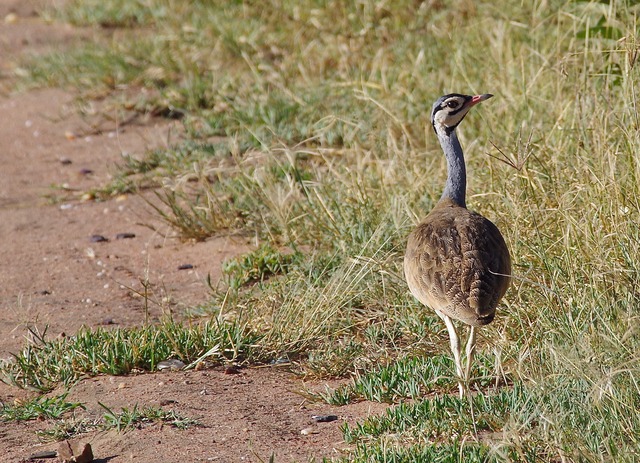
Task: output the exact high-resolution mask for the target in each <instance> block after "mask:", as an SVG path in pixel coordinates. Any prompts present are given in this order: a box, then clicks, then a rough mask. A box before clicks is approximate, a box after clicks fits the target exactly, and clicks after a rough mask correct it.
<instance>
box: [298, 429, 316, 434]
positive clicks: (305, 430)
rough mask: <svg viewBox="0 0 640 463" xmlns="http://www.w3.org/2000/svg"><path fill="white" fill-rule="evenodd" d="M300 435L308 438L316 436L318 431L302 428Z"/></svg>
mask: <svg viewBox="0 0 640 463" xmlns="http://www.w3.org/2000/svg"><path fill="white" fill-rule="evenodd" d="M300 434H302V435H303V436H308V435H309V434H318V430H317V429H315V428H304V429H302V430H301V431H300Z"/></svg>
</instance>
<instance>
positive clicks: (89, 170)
mask: <svg viewBox="0 0 640 463" xmlns="http://www.w3.org/2000/svg"><path fill="white" fill-rule="evenodd" d="M79 173H80V175H91V174H93V171H92V170H91V169H86V168H83V169H80V171H79Z"/></svg>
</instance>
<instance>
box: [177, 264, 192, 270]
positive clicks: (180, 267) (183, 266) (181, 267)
mask: <svg viewBox="0 0 640 463" xmlns="http://www.w3.org/2000/svg"><path fill="white" fill-rule="evenodd" d="M192 268H193V265H191V264H182V265H178V270H190V269H192Z"/></svg>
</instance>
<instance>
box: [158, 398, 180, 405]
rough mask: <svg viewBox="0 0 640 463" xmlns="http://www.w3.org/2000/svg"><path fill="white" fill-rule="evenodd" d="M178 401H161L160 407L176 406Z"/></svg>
mask: <svg viewBox="0 0 640 463" xmlns="http://www.w3.org/2000/svg"><path fill="white" fill-rule="evenodd" d="M177 403H178V401H177V400H173V399H162V400H161V401H160V405H161V406H164V405H172V404H177Z"/></svg>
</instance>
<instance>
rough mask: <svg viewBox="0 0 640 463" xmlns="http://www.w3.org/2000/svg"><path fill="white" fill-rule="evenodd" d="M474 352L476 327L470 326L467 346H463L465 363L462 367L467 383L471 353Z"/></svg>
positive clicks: (466, 382)
mask: <svg viewBox="0 0 640 463" xmlns="http://www.w3.org/2000/svg"><path fill="white" fill-rule="evenodd" d="M475 352H476V327H475V326H471V327H470V330H469V339H468V340H467V347H466V348H465V354H466V357H467V358H466V362H467V363H466V365H465V368H464V382H465V384H466V385H468V384H469V380H470V378H471V363H472V362H473V354H475Z"/></svg>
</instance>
